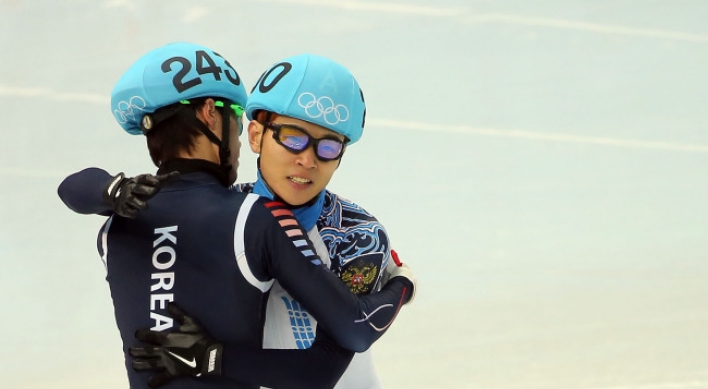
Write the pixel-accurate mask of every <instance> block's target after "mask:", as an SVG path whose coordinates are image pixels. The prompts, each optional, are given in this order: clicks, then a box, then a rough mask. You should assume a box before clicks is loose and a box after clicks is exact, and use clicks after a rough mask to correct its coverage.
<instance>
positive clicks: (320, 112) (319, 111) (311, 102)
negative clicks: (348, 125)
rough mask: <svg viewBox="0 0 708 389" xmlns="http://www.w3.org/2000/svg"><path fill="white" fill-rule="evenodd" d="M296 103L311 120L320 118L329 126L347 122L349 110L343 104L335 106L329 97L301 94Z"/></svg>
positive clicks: (308, 93)
mask: <svg viewBox="0 0 708 389" xmlns="http://www.w3.org/2000/svg"><path fill="white" fill-rule="evenodd" d="M297 103H298V104H299V105H300V107H302V108H304V109H305V113H306V114H307V116H309V117H310V118H312V119H317V118H319V117H322V119H324V121H325V123H327V124H329V125H331V126H334V125H337V124H339V123H340V122H346V121H347V120H349V109H348V108H347V107H346V106H345V105H344V104H335V103H334V100H332V98H331V97H329V96H321V97H319V98H318V97H316V96H315V95H314V94H313V93H310V92H303V93H302V94H300V96H298V98H297Z"/></svg>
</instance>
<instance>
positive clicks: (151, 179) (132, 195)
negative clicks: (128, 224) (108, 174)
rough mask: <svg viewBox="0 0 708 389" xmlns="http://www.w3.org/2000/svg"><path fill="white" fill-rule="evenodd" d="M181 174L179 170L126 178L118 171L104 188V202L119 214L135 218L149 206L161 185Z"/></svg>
mask: <svg viewBox="0 0 708 389" xmlns="http://www.w3.org/2000/svg"><path fill="white" fill-rule="evenodd" d="M177 175H179V173H178V172H171V173H168V174H160V175H158V176H154V175H152V174H141V175H139V176H137V177H132V178H125V174H123V173H118V174H117V175H116V176H115V177H113V179H112V180H111V182H109V183H108V185H106V188H105V189H104V190H103V202H104V203H106V204H107V205H108V206H110V207H111V210H113V212H115V213H116V214H117V215H120V216H123V217H129V218H134V217H135V216H137V215H138V211H140V210H143V209H145V208H147V203H146V202H147V201H148V199H150V198H151V197H152V196H154V195H155V193H157V192H158V191H159V190H160V187H161V186H162V185H164V184H165V183H167V182H169V181H170V180H172V179H173V178H174V177H177Z"/></svg>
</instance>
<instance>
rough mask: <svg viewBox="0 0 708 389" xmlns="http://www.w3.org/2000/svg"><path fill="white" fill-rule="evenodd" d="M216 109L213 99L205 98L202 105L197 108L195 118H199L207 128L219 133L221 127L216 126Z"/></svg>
mask: <svg viewBox="0 0 708 389" xmlns="http://www.w3.org/2000/svg"><path fill="white" fill-rule="evenodd" d="M217 113H218V111H217V110H216V106H215V105H214V99H211V98H209V99H206V100H205V101H204V105H202V106H201V108H199V109H198V110H197V118H199V119H200V120H201V121H203V122H204V124H206V125H207V127H209V129H210V130H211V131H212V132H214V133H216V134H217V135H221V127H219V128H216V122H217V118H218V115H217Z"/></svg>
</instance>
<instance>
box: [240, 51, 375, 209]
mask: <svg viewBox="0 0 708 389" xmlns="http://www.w3.org/2000/svg"><path fill="white" fill-rule="evenodd" d="M365 116H366V105H365V103H364V94H363V92H362V91H361V88H360V87H359V83H358V82H357V81H356V79H355V78H354V76H353V75H352V73H351V72H350V71H349V70H348V69H347V68H345V67H344V66H342V65H340V64H339V63H337V62H335V61H333V60H331V59H329V58H325V57H321V56H317V55H312V54H302V55H297V56H294V57H289V58H286V59H284V60H282V61H280V62H278V63H276V64H275V65H273V66H271V67H270V68H269V69H268V70H267V71H265V72H264V73H263V75H262V76H261V77H260V79H259V80H258V82H257V83H256V85H255V86H254V88H253V90H252V91H251V95H250V96H249V100H248V104H247V105H246V117H247V118H248V119H249V120H251V122H250V124H249V126H248V137H249V143H250V146H251V150H252V151H253V152H254V153H257V154H259V186H260V184H262V185H263V186H264V188H261V189H266V190H267V191H269V192H271V193H272V194H273V195H275V196H273V197H276V198H278V199H279V200H281V201H283V202H285V203H287V204H289V205H292V206H301V205H303V204H308V203H311V202H316V201H321V200H322V196H323V195H324V192H323V190H324V189H325V187H326V186H327V184H328V183H329V181H330V179H331V178H332V174H333V173H334V171H335V170H336V169H337V167H338V166H339V163H340V161H341V158H342V155H343V154H344V151H345V149H346V146H347V145H349V144H352V143H355V142H356V141H358V140H359V139H360V138H361V135H362V133H363V131H364V122H365ZM259 194H262V193H259Z"/></svg>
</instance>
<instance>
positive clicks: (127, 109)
mask: <svg viewBox="0 0 708 389" xmlns="http://www.w3.org/2000/svg"><path fill="white" fill-rule="evenodd" d="M146 105H147V103H146V102H145V100H144V99H143V98H142V97H140V96H133V97H131V98H130V100H128V101H125V100H123V101H120V102H118V104H116V109H115V110H114V111H113V115H114V116H115V117H116V120H117V121H118V123H120V124H125V123H127V122H129V121H130V122H137V121H138V120H137V118H136V117H135V115H136V114H137V113H138V112H142V111H143V108H145V106H146Z"/></svg>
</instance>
